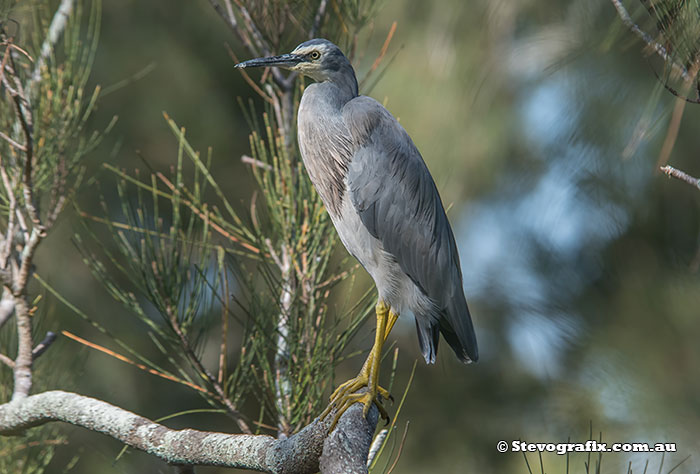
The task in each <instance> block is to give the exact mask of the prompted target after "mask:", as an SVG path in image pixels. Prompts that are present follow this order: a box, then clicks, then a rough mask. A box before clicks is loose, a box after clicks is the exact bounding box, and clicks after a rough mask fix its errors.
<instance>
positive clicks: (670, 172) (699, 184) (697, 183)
mask: <svg viewBox="0 0 700 474" xmlns="http://www.w3.org/2000/svg"><path fill="white" fill-rule="evenodd" d="M659 169H660V170H661V171H663V172H664V173H665V174H666V175H667V176H668V177H669V178H676V179H680V180H681V181H685V182H686V183H688V184H689V185H691V186H693V187H694V188H696V189H700V179H698V178H695V177H693V176H690V175H689V174H688V173H686V172H684V171H681V170H679V169H676V168H674V167H673V166H661V167H659Z"/></svg>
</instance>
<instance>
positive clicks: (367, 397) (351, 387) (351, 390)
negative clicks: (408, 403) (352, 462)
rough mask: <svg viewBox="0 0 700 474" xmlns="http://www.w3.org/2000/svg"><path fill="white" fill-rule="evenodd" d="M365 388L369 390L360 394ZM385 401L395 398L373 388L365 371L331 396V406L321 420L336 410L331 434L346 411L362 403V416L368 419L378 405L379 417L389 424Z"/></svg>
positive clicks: (385, 391) (384, 391) (376, 386)
mask: <svg viewBox="0 0 700 474" xmlns="http://www.w3.org/2000/svg"><path fill="white" fill-rule="evenodd" d="M363 388H367V390H366V391H363V392H361V393H358V391H359V390H361V389H363ZM383 399H384V400H392V401H393V397H392V396H391V395H390V394H389V391H388V390H386V389H385V388H383V387H380V386H379V385H376V384H375V385H374V387H373V386H372V384H371V383H370V377H369V374H367V373H366V371H364V370H363V371H362V372H360V374H359V375H358V376H357V377H355V378H354V379H350V380H348V381H347V382H345V383H344V384H342V385H340V386H339V387H338V388H337V389H336V390H335V392H333V395H331V401H330V404H329V405H328V407H326V409H325V410H324V412H323V413H322V414H321V419H324V418H325V417H326V416H328V415H329V414H330V413H331V412H332V411H333V409H335V410H336V411H335V416H334V417H333V423H331V426H330V428H329V430H328V431H329V432H331V431H333V429H334V428H335V425H336V424H337V423H338V420H340V417H341V416H343V413H345V411H346V410H347V409H348V408H350V407H351V406H352V405H354V404H355V403H362V404H363V405H364V407H363V408H362V414H363V415H364V416H365V417H366V416H367V413H368V412H369V408H370V407H371V406H372V403H374V404H375V405H377V409H378V410H379V415H380V416H381V417H382V418H383V419H384V420H386V422H387V423H389V421H390V418H389V414H388V413H387V411H386V409H385V408H384V406H383V405H382V400H383Z"/></svg>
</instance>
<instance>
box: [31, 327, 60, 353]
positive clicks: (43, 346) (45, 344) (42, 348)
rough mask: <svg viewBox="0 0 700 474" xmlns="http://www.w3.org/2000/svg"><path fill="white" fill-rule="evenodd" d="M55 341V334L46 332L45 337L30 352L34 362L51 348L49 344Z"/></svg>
mask: <svg viewBox="0 0 700 474" xmlns="http://www.w3.org/2000/svg"><path fill="white" fill-rule="evenodd" d="M55 340H56V333H55V332H51V331H49V332H47V333H46V336H44V339H43V340H42V341H41V342H40V343H39V344H37V345H36V347H35V348H34V350H33V351H32V357H33V358H34V360H36V359H37V358H38V357H39V356H40V355H41V354H43V353H44V352H46V350H47V349H48V348H49V347H51V344H53V343H54V341H55Z"/></svg>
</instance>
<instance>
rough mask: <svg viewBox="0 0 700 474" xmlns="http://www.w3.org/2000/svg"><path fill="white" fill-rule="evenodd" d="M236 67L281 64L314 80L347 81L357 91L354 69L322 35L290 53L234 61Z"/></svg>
mask: <svg viewBox="0 0 700 474" xmlns="http://www.w3.org/2000/svg"><path fill="white" fill-rule="evenodd" d="M236 67H238V68H248V67H281V68H284V69H290V70H292V71H299V72H300V73H301V74H303V75H305V76H308V77H310V78H311V79H313V80H314V81H316V82H324V81H331V82H338V83H347V84H349V85H351V86H352V84H354V89H355V91H357V80H356V79H355V71H354V70H353V69H352V65H351V64H350V61H348V58H346V57H345V55H344V54H343V52H342V51H341V50H340V48H339V47H337V46H336V45H334V44H333V43H331V42H330V41H328V40H326V39H321V38H316V39H312V40H309V41H306V42H304V43H301V44H300V45H299V46H297V47H296V48H294V50H293V51H292V52H291V53H288V54H282V55H280V56H271V57H268V58H257V59H250V60H248V61H244V62H242V63H239V64H236ZM355 93H357V92H355Z"/></svg>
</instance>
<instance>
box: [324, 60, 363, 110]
mask: <svg viewBox="0 0 700 474" xmlns="http://www.w3.org/2000/svg"><path fill="white" fill-rule="evenodd" d="M325 82H330V83H331V84H333V85H335V86H336V87H337V88H338V92H339V93H340V95H339V97H338V99H340V101H341V103H342V104H345V103H346V102H348V101H350V100H352V99H354V98H355V97H357V94H358V88H357V79H356V78H355V71H353V69H352V66H350V65H348V66H347V68H341V69H340V70H339V71H337V72H336V73H335V74H329V76H328V78H327V79H326V81H325Z"/></svg>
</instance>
